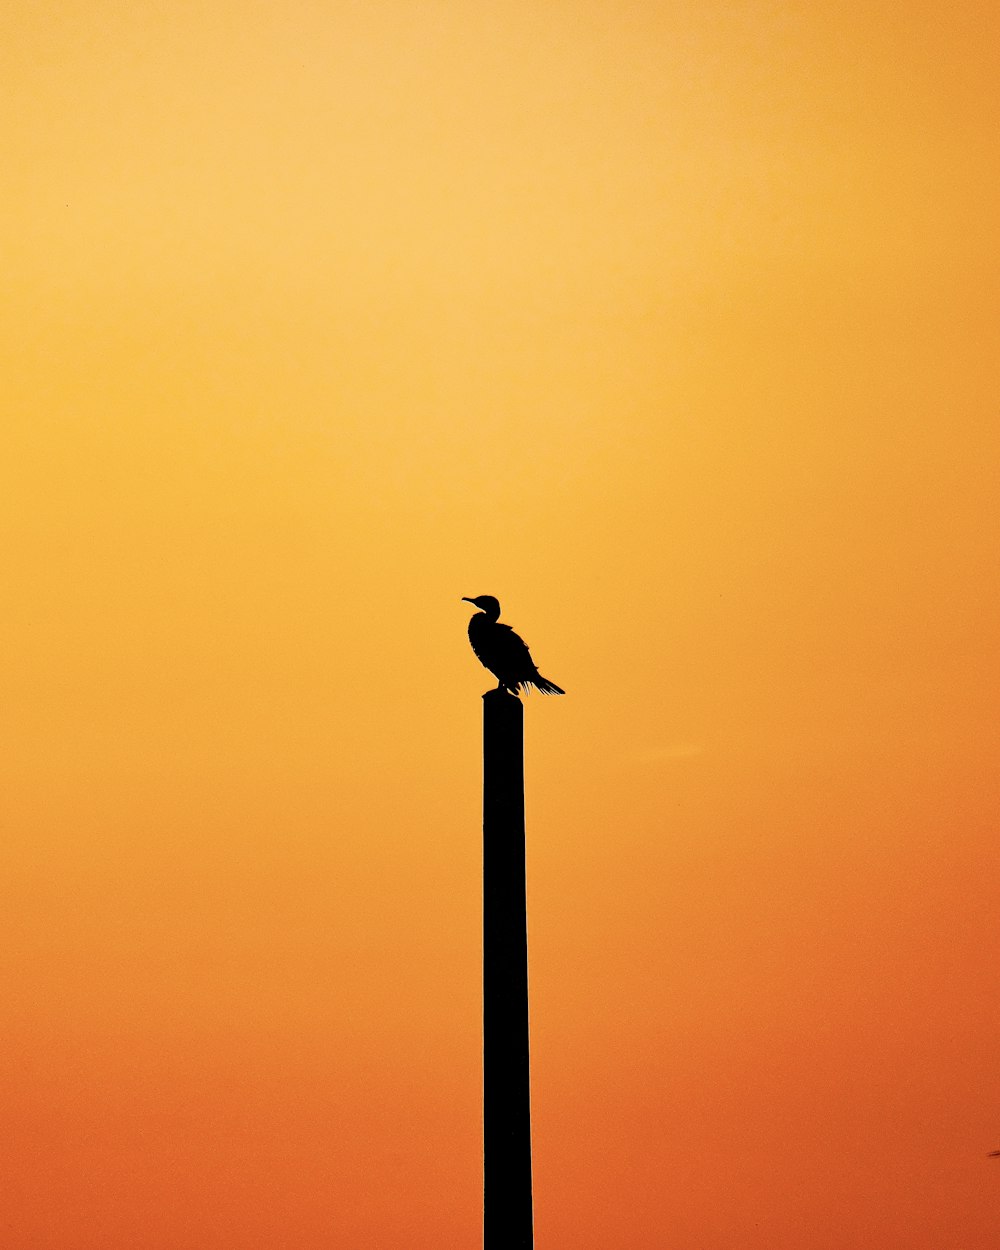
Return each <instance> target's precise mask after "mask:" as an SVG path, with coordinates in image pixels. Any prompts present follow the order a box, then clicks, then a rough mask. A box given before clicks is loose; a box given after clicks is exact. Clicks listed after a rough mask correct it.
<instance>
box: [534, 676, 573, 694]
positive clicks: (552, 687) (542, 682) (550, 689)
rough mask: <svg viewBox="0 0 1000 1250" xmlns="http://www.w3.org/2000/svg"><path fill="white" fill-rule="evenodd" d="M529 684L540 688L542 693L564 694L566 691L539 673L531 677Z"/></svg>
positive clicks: (537, 688)
mask: <svg viewBox="0 0 1000 1250" xmlns="http://www.w3.org/2000/svg"><path fill="white" fill-rule="evenodd" d="M531 684H532V685H533V686H534V687H535V689H536V690H540V691H541V692H542V694H565V693H566V691H565V690H563V689H562V687H561V686H557V685H556V683H555V682H554V681H549V680H548V679H547V678H545V677H543V676H542V675H541V673H539V674H538V676H537V677H533V678H532V679H531Z"/></svg>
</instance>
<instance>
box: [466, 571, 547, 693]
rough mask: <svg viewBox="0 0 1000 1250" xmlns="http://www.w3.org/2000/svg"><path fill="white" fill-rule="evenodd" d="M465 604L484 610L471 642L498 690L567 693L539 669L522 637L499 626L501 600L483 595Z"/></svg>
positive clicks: (477, 618)
mask: <svg viewBox="0 0 1000 1250" xmlns="http://www.w3.org/2000/svg"><path fill="white" fill-rule="evenodd" d="M462 602H463V603H474V604H475V605H476V607H477V608H481V609H482V611H480V612H477V613H476V615H475V616H474V617H472V619H471V620H470V621H469V642H471V643H472V649H473V651H475V653H476V658H477V659H478V660H479V662H480V664H482V665H483V667H484V668H488V669H489V670H490V672H491V673H492V674H493V676H494V677H495V678H496V679H497V682H498V685H497V689H498V690H509V691H510V692H511V694H517V692H518V690H520V689H521V688H522V687H523V688H524V689H525V690H527V689H528V687H529V686H534V687H535V689H536V690H540V691H541V692H542V694H565V693H566V691H565V690H563V689H561V688H560V687H559V686H557V685H556V684H555V683H554V682H551V681H548V680H547V679H546V678H544V677H543V676H542V675H541V673H539V671H538V669H537V668H536V667H535V662H534V661H533V660H532V658H531V652H530V651H529V650H528V646H527V644H526V643H525V642H524V640H523V639H522V638H519V637H518V635H517V634H515V633H514V631H513V630H512V629H511V627H510V626H509V625H501V624H499V622H498V620H497V618H498V617H499V615H500V601H499V600H498V599H494V598H493V596H492V595H479V596H477V597H476V598H475V599H470V598H469V597H468V595H464V596H463V597H462Z"/></svg>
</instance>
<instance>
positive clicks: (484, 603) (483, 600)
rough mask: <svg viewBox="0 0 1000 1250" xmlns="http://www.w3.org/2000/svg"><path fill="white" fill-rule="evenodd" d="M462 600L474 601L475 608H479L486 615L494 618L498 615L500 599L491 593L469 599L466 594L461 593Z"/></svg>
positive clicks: (464, 601) (465, 601)
mask: <svg viewBox="0 0 1000 1250" xmlns="http://www.w3.org/2000/svg"><path fill="white" fill-rule="evenodd" d="M462 602H463V603H474V604H475V605H476V607H477V608H481V609H482V610H483V611H484V612H485V613H486V615H487V616H492V617H493V619H494V620H496V618H497V617H498V616H499V615H500V600H499V599H494V598H493V596H492V595H477V596H476V597H475V599H470V598H469V596H468V595H463V596H462Z"/></svg>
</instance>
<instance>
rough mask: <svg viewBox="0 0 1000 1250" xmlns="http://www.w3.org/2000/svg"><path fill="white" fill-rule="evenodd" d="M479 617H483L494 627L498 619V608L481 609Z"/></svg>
mask: <svg viewBox="0 0 1000 1250" xmlns="http://www.w3.org/2000/svg"><path fill="white" fill-rule="evenodd" d="M480 615H481V616H484V617H485V618H486V619H487V620H488V621H489V623H490V624H491V625H495V624H496V623H497V621H498V620H499V619H500V609H499V608H483V610H482V612H481V613H480Z"/></svg>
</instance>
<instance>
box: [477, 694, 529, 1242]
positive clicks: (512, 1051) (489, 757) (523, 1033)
mask: <svg viewBox="0 0 1000 1250" xmlns="http://www.w3.org/2000/svg"><path fill="white" fill-rule="evenodd" d="M483 1163H484V1166H483V1246H484V1250H531V1247H532V1246H533V1245H534V1239H533V1235H532V1219H531V1104H530V1093H529V1083H528V913H527V905H526V896H525V874H524V708H523V707H522V705H521V700H520V699H518V698H516V697H515V696H514V695H512V694H508V693H507V691H506V690H490V691H488V692H487V693H486V694H484V695H483Z"/></svg>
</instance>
